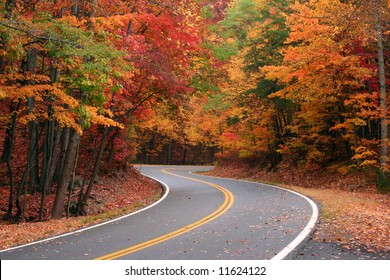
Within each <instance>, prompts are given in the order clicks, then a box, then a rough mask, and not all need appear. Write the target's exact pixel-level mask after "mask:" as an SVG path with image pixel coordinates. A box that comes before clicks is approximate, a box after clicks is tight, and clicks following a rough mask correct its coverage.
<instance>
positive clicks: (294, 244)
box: [190, 172, 319, 260]
mask: <svg viewBox="0 0 390 280" xmlns="http://www.w3.org/2000/svg"><path fill="white" fill-rule="evenodd" d="M190 173H192V174H194V175H197V176H203V177H211V178H216V179H224V180H232V181H237V182H246V183H250V184H257V185H264V186H267V187H272V188H277V189H280V190H284V191H288V192H291V193H293V194H296V195H298V196H300V197H302V198H304V199H306V200H307V201H308V202H309V204H310V206H311V208H312V210H313V213H312V215H311V218H310V220H309V221H308V223H307V224H306V226H305V228H304V229H303V230H302V231H301V232H300V233H299V234H298V236H297V237H295V239H294V240H293V241H291V242H290V243H289V244H288V245H287V246H286V247H284V248H283V249H282V250H281V251H280V252H279V253H278V254H277V255H275V256H274V257H272V258H271V260H283V259H284V258H285V257H287V255H288V254H290V253H291V252H292V251H293V250H294V249H295V248H296V247H298V245H299V244H301V243H302V241H304V240H305V239H306V238H307V237H308V236H309V235H310V234H311V232H312V231H313V230H314V228H315V226H316V224H317V220H318V213H319V211H318V207H317V204H315V203H314V201H313V200H311V199H310V198H308V197H306V196H304V195H302V194H300V193H298V192H295V191H292V190H289V189H285V188H282V187H278V186H274V185H270V184H265V183H261V182H252V181H247V180H237V179H231V178H224V177H216V176H207V175H201V174H197V173H194V172H190Z"/></svg>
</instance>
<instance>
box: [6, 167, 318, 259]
mask: <svg viewBox="0 0 390 280" xmlns="http://www.w3.org/2000/svg"><path fill="white" fill-rule="evenodd" d="M137 168H138V169H140V171H141V172H142V173H144V174H145V175H147V176H150V177H152V178H154V179H156V180H158V181H160V183H162V184H163V185H165V188H166V190H167V192H166V195H165V196H164V197H163V199H161V200H160V201H159V202H158V203H156V204H155V205H153V206H152V207H148V208H147V209H144V210H143V211H139V212H137V213H134V214H131V215H128V216H125V217H121V218H119V219H115V220H113V221H110V222H106V223H104V224H101V225H98V226H94V227H90V228H88V229H83V230H79V231H76V232H73V233H70V234H65V235H61V236H57V237H54V238H51V239H47V240H43V241H40V242H35V243H32V244H27V245H24V246H19V247H16V248H12V249H9V250H4V251H1V252H0V259H2V260H5V259H76V260H81V259H137V260H142V259H154V260H158V259H168V260H172V259H183V260H188V259H197V260H198V259H210V260H214V259H237V260H238V259H245V260H250V259H284V258H289V254H290V253H291V252H292V251H293V250H294V248H296V247H297V246H299V244H301V243H302V241H304V239H305V238H306V237H307V236H308V235H309V234H310V232H311V231H312V229H313V228H314V226H315V224H316V221H317V218H318V209H317V206H316V205H315V203H314V202H312V201H311V200H310V199H308V198H306V197H304V196H302V195H300V194H297V193H294V192H291V191H288V190H284V189H280V188H277V187H273V186H269V185H264V184H259V183H253V182H246V181H237V180H231V179H224V178H215V177H207V176H201V175H198V174H194V173H191V172H197V171H207V170H210V168H211V167H207V166H151V165H142V166H138V167H137Z"/></svg>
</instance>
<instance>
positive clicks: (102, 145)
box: [80, 127, 110, 214]
mask: <svg viewBox="0 0 390 280" xmlns="http://www.w3.org/2000/svg"><path fill="white" fill-rule="evenodd" d="M109 132H110V127H104V131H103V135H102V140H101V143H100V148H99V152H98V154H97V156H96V159H95V164H94V167H93V171H92V174H91V178H90V179H89V183H88V187H87V190H86V192H85V194H84V196H83V199H82V201H81V205H80V210H81V212H80V213H83V214H84V213H85V209H84V207H85V205H86V204H87V201H88V199H89V197H90V195H91V191H92V189H93V186H94V183H95V180H96V177H97V175H98V173H99V169H100V162H101V159H102V156H103V152H104V149H105V147H106V142H107V137H108V133H109Z"/></svg>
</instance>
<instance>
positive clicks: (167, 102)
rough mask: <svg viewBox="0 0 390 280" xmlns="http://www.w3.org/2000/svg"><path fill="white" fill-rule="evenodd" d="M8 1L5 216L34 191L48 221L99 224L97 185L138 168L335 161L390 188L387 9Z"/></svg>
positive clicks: (353, 1) (383, 4)
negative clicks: (94, 210) (92, 211)
mask: <svg viewBox="0 0 390 280" xmlns="http://www.w3.org/2000/svg"><path fill="white" fill-rule="evenodd" d="M0 6H1V19H0V72H1V76H0V156H1V163H0V191H1V197H2V199H1V203H2V204H1V205H0V207H1V209H2V211H3V212H4V213H5V217H4V218H5V219H11V220H15V221H22V220H24V219H25V215H24V211H25V209H26V203H27V202H26V201H27V199H26V198H27V196H29V195H31V194H35V193H39V194H40V196H39V199H40V201H39V205H40V208H39V210H38V211H37V213H36V219H38V220H44V219H47V218H53V219H58V218H61V217H62V216H63V215H65V209H67V211H69V209H70V207H69V205H72V207H71V209H72V214H74V215H85V214H87V213H86V211H85V205H86V204H87V203H88V200H89V198H90V194H91V191H92V190H93V187H94V184H95V182H96V180H97V177H98V175H99V174H106V175H107V174H113V173H114V171H115V170H120V169H126V168H127V166H128V165H129V164H131V163H133V162H138V163H162V164H199V163H201V164H203V163H212V162H214V161H216V160H219V161H223V160H226V159H232V158H234V159H240V160H243V161H247V162H250V163H254V164H257V165H259V166H260V167H263V168H269V169H274V168H276V167H277V166H278V165H279V164H280V163H281V162H285V163H286V162H287V163H288V164H290V165H291V166H294V167H299V168H305V169H308V170H316V169H320V168H327V167H329V166H333V167H335V168H336V169H337V170H338V172H340V174H345V173H348V172H354V171H356V170H368V171H369V172H376V173H377V175H378V186H379V187H380V188H382V189H383V188H389V175H388V174H389V173H388V172H389V170H388V168H389V167H388V144H389V139H388V125H389V120H388V100H387V92H388V88H389V78H388V77H389V66H390V60H389V52H390V42H389V37H390V32H389V30H390V29H389V24H390V22H389V19H390V9H389V6H388V1H385V0H366V1H362V0H343V1H342V0H315V1H312V0H306V1H305V0H301V1H293V0H235V1H228V0H203V1H194V0H184V1H165V0H156V1H143V0H93V1H84V0H42V1H36V0H28V1H19V0H4V1H1V4H0ZM49 194H54V196H55V200H54V201H53V202H50V203H48V202H47V201H46V198H47V196H48V195H49ZM68 214H69V213H68Z"/></svg>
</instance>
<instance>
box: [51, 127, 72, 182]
mask: <svg viewBox="0 0 390 280" xmlns="http://www.w3.org/2000/svg"><path fill="white" fill-rule="evenodd" d="M69 135H70V129H69V127H66V128H64V129H63V131H62V137H61V138H62V140H61V142H62V143H61V151H60V159H59V160H58V163H57V166H56V171H55V175H54V180H55V182H57V183H59V181H60V179H61V176H62V171H63V170H64V168H63V167H64V163H65V157H66V151H67V150H68V145H69Z"/></svg>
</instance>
